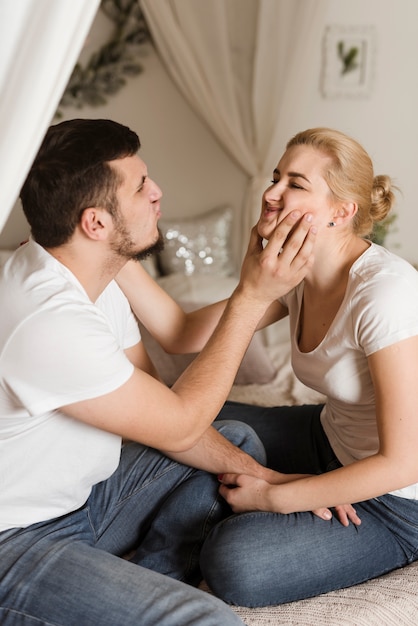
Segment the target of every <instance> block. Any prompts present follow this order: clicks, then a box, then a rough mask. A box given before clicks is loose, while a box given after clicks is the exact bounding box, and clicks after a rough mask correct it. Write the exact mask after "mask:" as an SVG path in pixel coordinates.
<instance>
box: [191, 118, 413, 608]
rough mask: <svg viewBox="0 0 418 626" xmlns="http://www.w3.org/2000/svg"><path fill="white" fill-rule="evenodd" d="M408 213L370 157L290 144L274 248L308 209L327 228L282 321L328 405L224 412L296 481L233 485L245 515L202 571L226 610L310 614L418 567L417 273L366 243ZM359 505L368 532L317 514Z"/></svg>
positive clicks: (319, 132)
mask: <svg viewBox="0 0 418 626" xmlns="http://www.w3.org/2000/svg"><path fill="white" fill-rule="evenodd" d="M393 199H394V195H393V191H392V185H391V181H390V179H389V178H388V177H387V176H374V174H373V166H372V163H371V160H370V158H369V156H368V155H367V153H366V152H365V151H364V149H363V148H362V147H361V146H360V145H359V144H358V143H357V142H356V141H354V140H353V139H351V138H349V137H347V136H345V135H344V134H342V133H340V132H337V131H334V130H330V129H326V128H316V129H311V130H307V131H305V132H301V133H299V134H297V135H296V136H295V137H294V138H293V139H291V140H290V141H289V143H288V144H287V148H286V151H285V153H284V155H283V157H282V158H281V160H280V162H279V164H278V166H277V168H276V169H275V170H274V174H273V181H272V184H271V186H270V187H269V188H268V189H267V190H266V192H265V193H264V196H263V202H262V212H261V217H260V220H259V224H258V232H259V234H260V236H261V237H263V238H265V239H268V238H269V236H270V234H271V233H272V232H273V230H274V228H275V227H276V226H277V223H278V222H280V221H281V220H283V219H285V218H286V216H287V215H289V213H291V212H292V211H295V210H299V211H302V212H303V213H306V212H307V211H309V213H311V214H312V215H313V218H314V223H315V225H316V227H317V235H316V244H315V251H314V262H313V265H312V267H311V268H310V270H309V271H308V274H307V276H306V277H305V279H304V281H303V282H302V283H301V284H299V285H298V286H297V287H296V288H295V289H294V290H293V291H291V292H290V293H289V294H287V295H286V296H285V297H283V298H281V299H280V301H279V302H278V303H277V306H275V307H274V311H273V310H272V311H271V319H270V321H273V320H274V319H280V318H282V317H284V316H286V315H289V320H290V333H291V342H292V363H293V367H294V370H295V373H296V374H297V376H298V377H299V378H300V379H301V380H302V382H304V383H305V384H306V385H308V386H309V387H311V388H313V389H315V390H317V391H319V392H321V393H323V394H324V395H325V396H326V401H325V404H324V405H321V406H304V407H280V408H270V409H265V408H260V409H259V411H254V410H253V411H251V412H250V411H248V412H247V411H246V408H245V407H244V406H240V405H235V406H234V405H230V406H229V407H226V409H225V412H226V413H227V414H226V415H225V414H224V415H223V417H224V418H225V417H234V416H235V417H236V418H237V419H242V420H244V421H247V422H248V423H249V424H251V425H252V426H253V428H254V429H255V430H256V431H257V433H258V434H259V435H260V437H261V439H262V441H263V443H264V444H265V447H266V449H267V453H268V463H269V466H270V467H272V468H274V469H276V470H278V472H281V473H280V474H277V481H276V484H272V483H267V482H265V481H262V480H257V479H255V478H251V477H249V476H243V475H232V474H227V475H223V476H220V477H219V478H220V481H221V483H222V484H221V488H220V493H221V495H222V496H223V497H224V498H225V499H226V500H227V502H228V503H229V504H230V505H231V507H232V509H233V511H234V512H235V513H242V514H241V515H235V516H232V517H230V518H228V519H227V520H225V521H224V522H223V523H221V524H219V525H218V526H217V527H216V528H215V529H214V530H213V531H212V533H211V534H210V536H209V538H208V539H207V541H206V543H205V545H204V548H203V551H202V555H201V567H202V573H203V575H204V577H205V579H206V581H207V582H208V584H209V586H210V587H211V588H212V590H213V591H214V593H216V594H217V595H218V596H220V597H221V598H222V599H224V600H225V601H226V602H229V603H231V604H240V605H247V606H263V605H268V604H277V603H283V602H290V601H294V600H299V599H301V598H306V597H310V596H314V595H317V594H321V593H325V592H327V591H330V590H333V589H338V588H342V587H347V586H351V585H355V584H357V583H360V582H362V581H365V580H368V579H370V578H373V577H376V576H379V575H381V574H384V573H386V572H388V571H390V570H392V569H394V568H398V567H402V566H404V565H406V564H408V563H410V562H412V561H414V560H416V559H417V558H418V484H417V483H418V455H417V447H418V415H417V413H418V410H417V409H418V384H417V380H416V371H417V367H418V273H417V272H416V271H415V269H414V268H413V267H412V266H411V265H409V264H408V263H407V262H406V261H404V260H402V259H401V258H399V257H397V256H395V255H394V254H392V253H390V252H388V251H387V250H386V249H384V248H382V247H380V246H377V245H375V244H373V243H371V241H369V240H368V239H367V236H368V235H370V233H371V232H372V230H373V225H374V224H375V223H376V222H379V221H381V220H382V219H384V218H385V217H386V215H387V214H388V212H389V210H390V208H391V205H392V203H393ZM286 252H287V251H286V244H285V245H284V247H283V252H282V254H283V255H285V254H286ZM289 253H290V251H289ZM295 472H298V473H300V474H301V475H300V476H299V477H295V476H294V473H295ZM285 474H293V476H291V477H290V476H287V477H286V476H285ZM302 474H303V475H302ZM347 502H350V503H356V505H355V508H356V511H357V513H358V515H359V517H360V519H361V524H358V523H354V524H349V523H348V522H347V524H346V525H344V524H340V523H339V522H338V521H337V520H336V519H335V518H333V519H332V520H331V522H328V523H327V522H324V520H321V519H320V518H319V517H316V516H314V515H312V513H310V511H312V510H315V509H318V508H320V507H335V506H338V505H342V504H343V503H347Z"/></svg>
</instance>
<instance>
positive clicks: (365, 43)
mask: <svg viewBox="0 0 418 626" xmlns="http://www.w3.org/2000/svg"><path fill="white" fill-rule="evenodd" d="M322 53H323V57H322V68H321V85H320V88H321V93H322V95H323V97H324V98H358V97H368V96H370V94H371V91H372V83H373V78H374V72H375V61H376V29H375V27H374V26H337V25H332V26H328V27H327V28H326V30H325V34H324V39H323V50H322Z"/></svg>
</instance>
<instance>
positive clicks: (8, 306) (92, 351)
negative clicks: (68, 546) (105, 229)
mask: <svg viewBox="0 0 418 626" xmlns="http://www.w3.org/2000/svg"><path fill="white" fill-rule="evenodd" d="M0 302H1V303H2V305H1V313H0V320H1V322H0V531H1V530H5V529H7V528H14V527H24V526H28V525H30V524H33V523H35V522H38V521H44V520H47V519H51V518H54V517H58V516H60V515H64V514H66V513H69V512H71V511H73V510H76V509H77V508H79V507H80V506H82V505H83V504H84V503H85V502H86V500H87V498H88V496H89V494H90V491H91V488H92V486H93V485H94V484H96V483H98V482H100V481H102V480H104V479H106V478H108V477H109V476H110V475H111V474H112V473H113V472H114V471H115V469H116V468H117V466H118V463H119V458H120V449H121V439H120V437H119V436H118V435H114V434H112V433H107V432H104V431H102V430H100V429H97V428H95V427H92V426H90V425H88V424H85V423H83V422H80V421H78V420H75V419H72V418H71V417H69V416H67V415H65V414H63V413H62V412H60V411H59V410H58V409H59V408H60V407H62V406H65V405H67V404H71V403H74V402H78V401H81V400H86V399H89V398H94V397H99V396H101V395H104V394H107V393H110V392H111V391H114V390H115V389H117V388H118V387H120V386H121V385H123V384H124V383H125V382H126V381H127V380H128V379H129V378H130V376H131V375H132V373H133V369H134V368H133V365H132V364H131V363H130V361H129V360H128V359H127V357H126V355H125V354H124V350H125V349H127V348H129V347H132V346H133V345H135V344H137V343H138V341H140V334H139V330H138V325H137V323H136V320H135V318H134V316H133V314H132V311H131V309H130V307H129V303H128V301H127V299H126V298H125V296H124V294H123V293H122V292H121V290H120V289H119V287H118V285H117V284H116V283H115V282H114V281H113V282H111V283H110V284H109V285H108V287H107V288H106V289H105V290H104V291H103V293H102V294H101V295H100V297H99V299H98V300H97V301H96V302H95V303H92V302H91V300H89V298H88V296H87V294H86V292H85V290H84V289H83V287H82V286H81V284H80V283H79V282H78V280H77V279H76V278H75V276H74V275H73V274H72V273H71V272H70V271H69V270H68V269H67V268H66V267H65V266H64V265H62V264H61V263H59V262H58V261H57V260H56V259H55V258H54V257H52V256H51V255H50V254H49V253H48V252H46V251H45V250H44V249H43V248H42V247H41V246H39V245H38V244H36V243H35V242H34V241H29V242H28V243H27V244H25V245H24V246H22V247H21V248H19V249H18V250H17V251H16V252H15V253H14V255H13V256H12V257H11V258H10V259H9V260H8V262H7V263H6V264H5V266H4V267H3V268H2V269H1V270H0Z"/></svg>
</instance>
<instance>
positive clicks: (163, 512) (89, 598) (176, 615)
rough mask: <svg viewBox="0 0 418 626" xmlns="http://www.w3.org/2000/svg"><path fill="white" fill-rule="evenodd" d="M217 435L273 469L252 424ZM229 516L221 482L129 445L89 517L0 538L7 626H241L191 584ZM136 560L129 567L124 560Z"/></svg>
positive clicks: (1, 600) (1, 612)
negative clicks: (204, 548)
mask: <svg viewBox="0 0 418 626" xmlns="http://www.w3.org/2000/svg"><path fill="white" fill-rule="evenodd" d="M217 428H218V430H220V431H221V432H222V433H223V434H224V436H225V437H227V438H228V439H230V440H231V441H232V442H233V443H235V444H236V445H238V446H239V447H241V448H242V449H244V450H246V451H247V452H248V453H249V454H251V455H252V456H254V457H256V458H258V459H259V460H261V461H264V450H263V447H262V445H261V443H260V441H259V440H258V438H257V437H256V436H255V435H254V433H253V432H252V431H251V429H250V428H248V427H247V426H246V425H245V424H239V423H238V422H232V423H226V422H219V423H218V422H217ZM16 462H17V463H18V462H19V460H18V459H16ZM51 471H54V468H53V467H51ZM230 513H231V510H230V509H229V507H228V506H227V505H226V503H225V502H224V501H223V500H222V498H220V497H219V495H218V482H217V478H216V476H213V475H211V474H209V473H207V472H203V471H198V470H195V469H192V468H190V467H187V466H185V465H181V464H179V463H175V462H174V461H171V460H170V459H168V458H167V457H165V456H164V455H162V454H161V453H159V452H157V451H156V450H153V449H151V448H147V447H144V446H141V445H139V444H134V443H132V444H128V445H126V446H124V447H123V448H122V453H121V460H120V465H119V467H118V469H117V470H116V472H115V473H114V474H113V475H112V476H111V477H110V478H109V479H107V480H106V481H104V482H102V483H99V484H98V485H96V486H95V487H94V488H93V490H92V493H91V495H90V497H89V499H88V500H87V502H86V504H85V506H83V507H82V508H81V509H79V510H77V511H75V512H73V513H71V514H69V515H66V516H64V517H61V518H58V519H54V520H49V521H47V522H43V523H39V524H34V525H32V526H29V527H27V528H22V529H13V530H7V531H4V532H2V533H0V623H1V624H2V626H35V625H36V626H41V625H48V626H58V625H59V626H99V625H100V626H119V625H121V626H122V625H123V626H131V625H135V626H138V625H141V626H151V625H152V626H180V625H181V626H186V625H189V624H190V625H193V626H194V625H197V624H199V625H202V626H219V625H220V624H222V625H225V626H229V625H231V626H232V625H233V624H242V622H241V620H240V619H239V618H238V617H237V616H236V615H235V614H234V613H233V612H232V611H231V609H230V608H229V607H228V606H227V605H226V604H224V603H223V602H221V601H220V600H218V599H217V598H215V597H213V596H211V595H209V594H207V593H205V592H203V591H199V590H198V589H196V588H195V587H193V586H190V585H187V584H184V582H188V583H191V584H197V583H198V582H199V581H200V580H201V575H200V571H199V552H200V548H201V545H202V542H203V541H204V539H205V537H206V536H207V534H208V532H209V531H210V529H211V528H212V527H213V526H214V525H215V524H216V523H217V522H219V521H220V520H222V519H223V518H224V517H225V516H227V515H230ZM127 553H131V554H132V553H133V556H131V558H130V560H126V559H124V558H121V557H123V556H125V555H126V554H127ZM181 581H184V582H181Z"/></svg>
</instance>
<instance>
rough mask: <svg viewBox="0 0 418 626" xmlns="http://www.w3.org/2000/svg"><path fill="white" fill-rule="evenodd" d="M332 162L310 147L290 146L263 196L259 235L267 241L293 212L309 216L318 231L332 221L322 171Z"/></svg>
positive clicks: (332, 208) (330, 202)
mask: <svg viewBox="0 0 418 626" xmlns="http://www.w3.org/2000/svg"><path fill="white" fill-rule="evenodd" d="M330 162H331V160H330V157H329V156H327V155H326V154H325V153H324V152H321V151H319V150H317V149H315V148H312V147H311V146H292V147H291V148H289V149H288V150H286V152H285V153H284V155H283V156H282V158H281V160H280V162H279V164H278V166H277V168H276V169H275V170H274V172H273V180H272V184H271V185H270V187H268V188H267V189H266V191H265V192H264V194H263V200H262V208H261V217H260V220H259V222H258V233H259V235H260V236H261V237H263V238H264V239H268V238H269V237H270V235H271V233H272V232H273V230H274V228H275V227H276V226H277V224H279V223H280V222H281V221H282V220H283V219H284V218H285V217H286V215H289V213H291V212H292V211H294V210H296V209H297V210H299V211H300V212H301V214H302V215H303V214H304V213H312V215H313V216H314V223H315V225H316V227H317V228H318V229H320V228H322V227H324V226H326V225H327V224H328V223H329V222H330V221H332V218H333V215H334V205H333V197H332V194H331V191H330V189H329V187H328V185H327V183H326V182H325V179H324V177H323V174H322V173H323V172H324V171H325V169H326V168H327V167H328V166H329V164H330Z"/></svg>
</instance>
